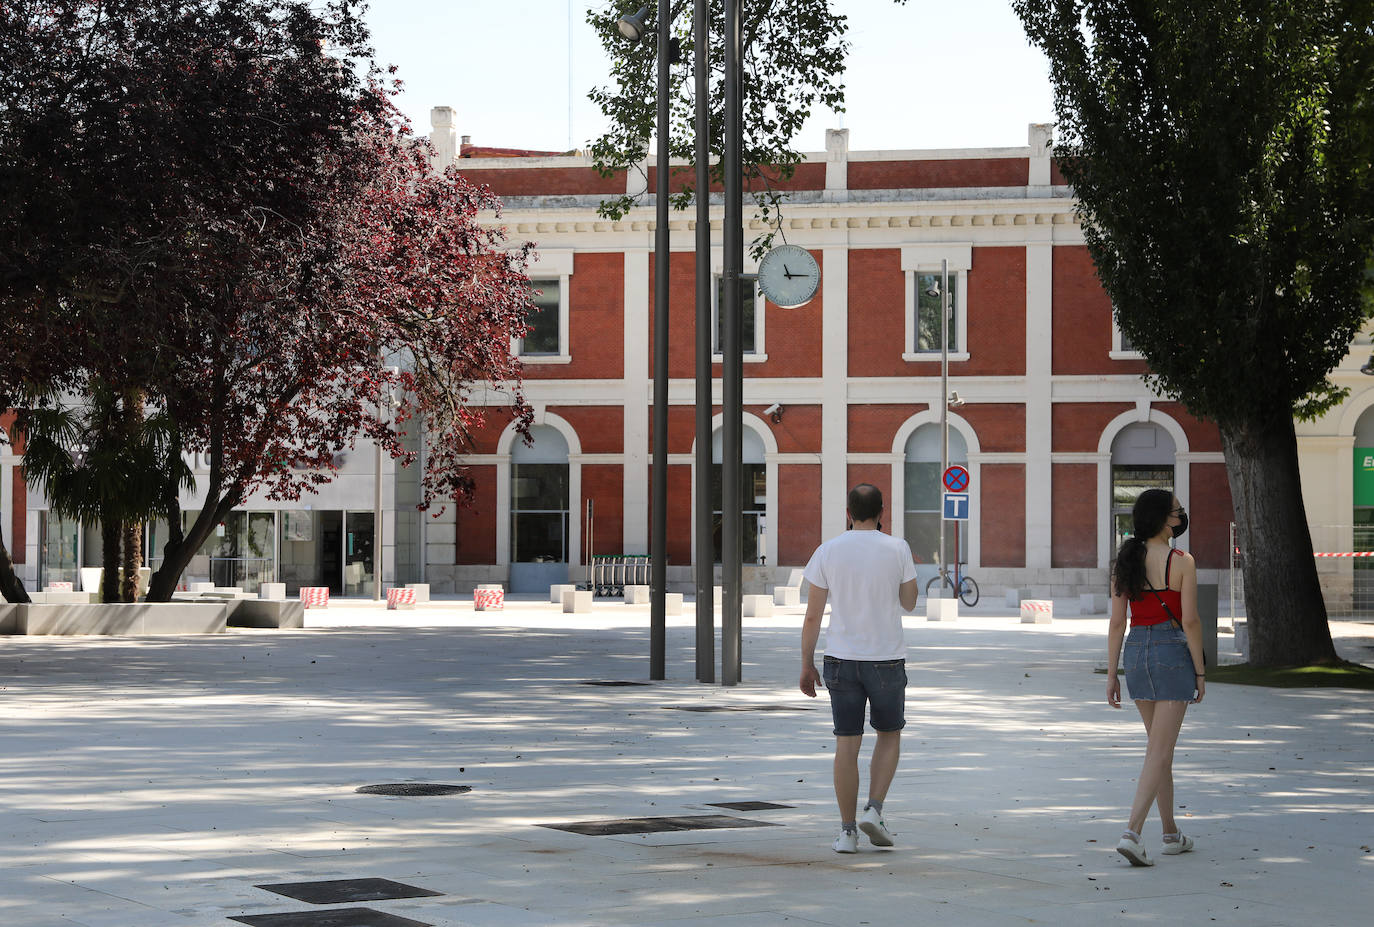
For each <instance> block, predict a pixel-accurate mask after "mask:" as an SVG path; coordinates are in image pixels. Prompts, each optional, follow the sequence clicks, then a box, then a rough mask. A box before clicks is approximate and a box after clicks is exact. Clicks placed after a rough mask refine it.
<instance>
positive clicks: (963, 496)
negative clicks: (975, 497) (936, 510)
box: [942, 492, 968, 521]
mask: <svg viewBox="0 0 1374 927" xmlns="http://www.w3.org/2000/svg"><path fill="white" fill-rule="evenodd" d="M944 497H945V510H944V514H943V516H942V517H943V518H944V520H945V521H968V493H966V492H947V493H945V494H944Z"/></svg>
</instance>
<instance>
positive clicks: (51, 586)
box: [43, 582, 72, 592]
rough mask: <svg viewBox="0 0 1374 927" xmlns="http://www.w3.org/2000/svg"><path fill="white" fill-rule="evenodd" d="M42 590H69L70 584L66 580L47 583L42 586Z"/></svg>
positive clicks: (70, 588)
mask: <svg viewBox="0 0 1374 927" xmlns="http://www.w3.org/2000/svg"><path fill="white" fill-rule="evenodd" d="M43 591H44V592H71V591H72V584H71V583H67V582H56V583H48V585H47V586H45V587H43Z"/></svg>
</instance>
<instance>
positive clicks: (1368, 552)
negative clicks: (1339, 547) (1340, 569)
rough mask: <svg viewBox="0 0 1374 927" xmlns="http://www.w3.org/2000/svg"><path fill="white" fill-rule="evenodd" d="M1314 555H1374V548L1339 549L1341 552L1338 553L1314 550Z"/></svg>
mask: <svg viewBox="0 0 1374 927" xmlns="http://www.w3.org/2000/svg"><path fill="white" fill-rule="evenodd" d="M1312 556H1314V557H1374V550H1346V551H1339V552H1336V553H1328V552H1316V551H1314V552H1313V554H1312Z"/></svg>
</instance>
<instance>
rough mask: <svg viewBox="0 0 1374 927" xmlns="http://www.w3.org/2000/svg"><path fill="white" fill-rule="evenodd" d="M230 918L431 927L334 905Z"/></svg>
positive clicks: (278, 925) (313, 925)
mask: <svg viewBox="0 0 1374 927" xmlns="http://www.w3.org/2000/svg"><path fill="white" fill-rule="evenodd" d="M229 920H231V921H238V922H239V923H240V924H248V925H249V927H434V925H433V924H431V923H429V921H414V920H411V919H410V918H408V917H400V916H399V915H396V914H387V913H385V912H383V911H374V910H373V909H372V908H335V909H334V910H332V911H297V912H294V913H291V914H247V915H242V916H240V917H231V918H229Z"/></svg>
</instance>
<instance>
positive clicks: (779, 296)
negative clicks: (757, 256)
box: [759, 245, 821, 309]
mask: <svg viewBox="0 0 1374 927" xmlns="http://www.w3.org/2000/svg"><path fill="white" fill-rule="evenodd" d="M820 283H821V269H820V266H819V265H817V264H816V259H815V258H814V257H812V256H811V252H810V251H807V250H806V249H805V248H802V247H799V246H798V245H782V246H781V247H778V248H774V249H773V250H772V251H769V252H768V253H767V254H765V255H764V256H763V260H762V261H760V262H759V288H760V289H762V290H763V295H764V296H766V297H767V298H768V301H769V302H771V303H773V304H774V305H775V306H779V307H781V308H783V309H796V308H798V307H799V306H805V305H806V304H807V303H809V302H811V300H812V299H813V298H815V296H816V289H817V288H818V287H819V286H820Z"/></svg>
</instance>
